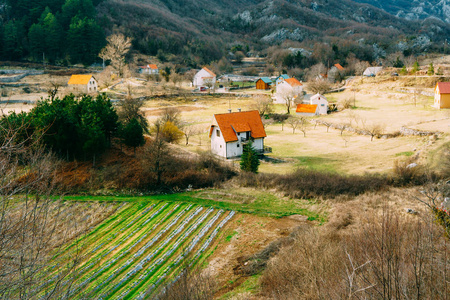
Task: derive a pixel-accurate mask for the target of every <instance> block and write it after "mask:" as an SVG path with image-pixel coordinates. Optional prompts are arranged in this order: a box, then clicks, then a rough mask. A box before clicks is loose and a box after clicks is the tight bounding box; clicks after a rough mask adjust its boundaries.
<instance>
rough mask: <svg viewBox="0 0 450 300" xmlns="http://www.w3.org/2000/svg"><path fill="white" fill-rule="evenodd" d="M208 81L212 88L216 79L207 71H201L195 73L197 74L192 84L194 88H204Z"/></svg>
mask: <svg viewBox="0 0 450 300" xmlns="http://www.w3.org/2000/svg"><path fill="white" fill-rule="evenodd" d="M208 81H209V82H212V85H213V87H214V85H215V83H216V77H215V76H214V77H213V76H212V75H211V74H210V73H209V72H208V71H206V70H204V69H201V70H200V71H198V72H197V74H195V76H194V80H193V83H194V86H195V87H202V86H203V87H205V86H206V83H207V82H208Z"/></svg>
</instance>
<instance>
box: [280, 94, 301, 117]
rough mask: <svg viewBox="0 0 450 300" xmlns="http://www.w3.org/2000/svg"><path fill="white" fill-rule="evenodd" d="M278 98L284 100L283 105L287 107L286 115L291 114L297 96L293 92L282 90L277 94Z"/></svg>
mask: <svg viewBox="0 0 450 300" xmlns="http://www.w3.org/2000/svg"><path fill="white" fill-rule="evenodd" d="M277 94H278V96H279V97H281V99H282V100H283V104H284V106H285V107H286V114H288V115H289V114H290V113H291V107H292V105H293V104H294V99H295V97H296V94H295V93H294V91H292V90H287V89H286V90H282V91H278V92H277Z"/></svg>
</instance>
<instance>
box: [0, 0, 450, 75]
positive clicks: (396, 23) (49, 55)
mask: <svg viewBox="0 0 450 300" xmlns="http://www.w3.org/2000/svg"><path fill="white" fill-rule="evenodd" d="M2 3H3V4H2ZM112 33H122V34H124V35H126V36H128V37H131V38H132V39H133V50H134V53H141V54H144V55H150V56H157V58H158V60H159V61H161V62H166V61H170V62H171V63H173V64H174V65H177V66H178V69H180V68H197V67H199V66H201V65H205V64H211V63H213V62H217V63H219V62H220V61H222V65H223V64H225V65H226V63H224V61H228V62H229V61H230V60H236V59H237V57H236V52H242V53H243V54H244V55H245V56H256V55H258V56H266V57H269V58H270V62H271V63H274V62H275V63H278V64H279V65H281V64H282V65H283V67H287V68H307V67H310V66H312V65H314V64H317V63H323V64H325V65H327V64H330V63H337V62H339V63H341V64H342V65H346V64H347V63H348V62H347V59H348V58H349V57H350V58H352V57H354V58H356V59H359V60H363V61H368V62H375V61H376V62H377V63H379V59H381V58H385V57H387V56H388V55H389V54H391V53H400V54H401V55H404V56H410V55H418V54H422V53H427V52H445V50H446V48H445V44H444V40H445V37H446V36H449V35H450V25H449V24H448V23H445V22H442V21H440V20H438V19H426V20H422V21H410V20H406V19H402V18H398V17H396V16H394V15H392V14H389V13H387V12H385V11H383V10H381V9H379V8H375V7H373V6H370V5H367V4H360V3H355V2H354V1H350V0H344V1H336V0H332V1H331V0H330V1H325V0H318V1H315V2H312V1H309V0H295V1H286V0H275V1H255V0H233V1H231V2H230V1H220V0H213V1H206V0H203V1H181V0H170V1H159V0H144V1H120V0H34V1H26V0H19V1H14V0H0V60H15V61H17V60H22V61H23V60H25V61H34V62H42V61H46V62H49V63H52V64H57V65H72V64H77V63H82V64H84V65H91V64H93V63H100V62H101V61H100V58H99V57H98V53H99V51H100V50H101V49H102V48H103V47H104V45H105V44H106V37H107V36H109V35H111V34H112ZM447 48H448V47H447ZM287 49H291V50H290V52H286V50H287ZM292 49H294V50H292ZM280 50H283V51H284V52H283V53H282V55H279V53H278V52H279V51H280ZM287 56H290V57H287ZM225 69H226V68H225Z"/></svg>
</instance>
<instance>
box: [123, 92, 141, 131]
mask: <svg viewBox="0 0 450 300" xmlns="http://www.w3.org/2000/svg"><path fill="white" fill-rule="evenodd" d="M118 105H119V110H118V113H117V114H118V116H119V120H122V121H130V120H131V119H136V120H137V121H138V122H139V125H141V127H142V129H143V130H144V131H145V132H147V133H148V120H147V118H146V117H145V115H144V112H143V111H142V110H141V108H142V106H143V105H144V100H142V99H140V98H133V97H132V96H131V95H128V96H127V97H125V99H123V100H120V101H119V104H118Z"/></svg>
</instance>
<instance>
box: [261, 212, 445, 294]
mask: <svg viewBox="0 0 450 300" xmlns="http://www.w3.org/2000/svg"><path fill="white" fill-rule="evenodd" d="M346 217H347V216H345V218H346ZM347 221H349V222H351V219H350V220H348V218H347ZM347 221H346V222H347ZM449 246H450V244H449V241H448V240H447V239H445V238H443V230H442V228H440V227H438V226H436V225H435V224H434V223H433V222H432V220H430V219H429V218H427V217H426V216H425V217H423V218H420V217H417V218H415V220H414V221H412V222H411V221H410V220H408V219H407V218H406V217H402V216H400V215H398V214H397V213H395V212H394V211H393V210H391V209H389V208H388V207H387V206H385V207H384V209H383V210H382V213H381V215H377V214H375V215H372V216H368V217H367V218H366V219H365V221H364V223H363V224H359V226H358V227H357V228H355V229H352V230H349V231H347V232H346V233H343V232H342V231H336V230H335V229H330V228H328V229H323V230H320V229H319V228H315V227H310V228H302V229H301V230H297V234H296V236H295V241H294V242H293V243H292V244H291V245H289V246H286V247H284V248H282V249H281V251H280V253H279V254H278V256H277V257H276V258H274V259H273V260H271V262H270V263H269V265H268V268H267V270H266V271H265V272H264V275H263V277H262V280H261V283H262V288H263V294H264V295H265V296H266V297H268V298H270V299H324V298H326V299H343V298H347V299H367V298H370V299H411V298H414V299H446V297H447V296H448V293H449V286H448V281H449V279H450V273H449V271H450V265H449V262H448V257H449V254H450V248H449Z"/></svg>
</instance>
